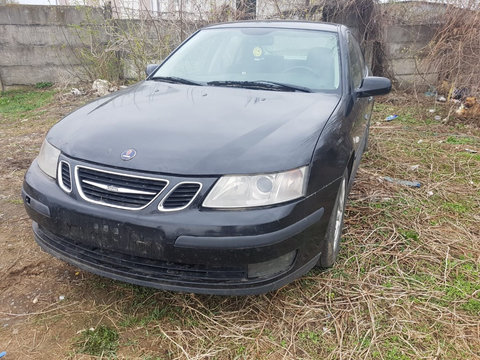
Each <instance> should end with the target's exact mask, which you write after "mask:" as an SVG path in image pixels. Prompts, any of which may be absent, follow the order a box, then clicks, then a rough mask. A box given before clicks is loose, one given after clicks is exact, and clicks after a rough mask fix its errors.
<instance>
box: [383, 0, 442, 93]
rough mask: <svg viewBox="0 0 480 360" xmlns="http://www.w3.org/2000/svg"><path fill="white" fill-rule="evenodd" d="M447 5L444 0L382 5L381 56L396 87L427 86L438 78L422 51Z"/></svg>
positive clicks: (433, 34)
mask: <svg viewBox="0 0 480 360" xmlns="http://www.w3.org/2000/svg"><path fill="white" fill-rule="evenodd" d="M446 9H447V8H446V5H445V4H439V3H427V2H418V1H406V2H400V3H386V4H383V5H381V12H382V22H383V43H384V47H385V55H386V58H385V59H384V60H385V62H386V63H387V67H388V68H389V70H390V71H389V72H390V73H391V74H393V76H394V78H395V80H396V83H397V84H396V85H397V86H398V87H399V88H404V89H408V88H412V87H413V86H417V87H418V86H420V87H422V88H427V87H428V86H429V85H433V84H435V83H436V82H437V74H436V73H435V71H434V70H432V69H429V68H428V66H427V64H426V62H425V55H426V54H427V53H428V45H429V43H430V41H431V40H432V39H433V37H434V36H435V33H436V31H437V30H438V28H439V27H440V26H441V24H442V16H443V15H444V14H445V11H446Z"/></svg>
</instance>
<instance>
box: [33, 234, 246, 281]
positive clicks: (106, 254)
mask: <svg viewBox="0 0 480 360" xmlns="http://www.w3.org/2000/svg"><path fill="white" fill-rule="evenodd" d="M34 232H35V234H36V239H37V241H38V242H40V243H41V245H44V246H46V247H48V248H50V249H52V250H55V251H56V252H59V253H60V254H62V255H63V256H64V257H65V258H68V259H74V260H75V261H76V262H80V263H82V264H85V265H87V266H88V267H89V271H93V272H95V270H97V269H98V270H102V271H103V272H104V274H103V275H105V273H107V276H110V277H111V276H112V275H119V276H121V277H122V278H124V279H135V280H138V281H145V282H148V283H149V284H148V285H150V286H155V283H157V282H158V283H168V282H169V281H178V280H180V281H182V282H185V283H188V282H190V283H191V284H192V285H195V284H198V282H199V281H201V282H205V283H210V284H215V283H229V282H233V283H238V282H239V281H244V280H246V279H247V269H246V267H245V266H207V265H200V264H182V263H175V262H170V261H162V260H154V259H148V258H144V257H138V256H132V255H127V254H123V253H120V252H117V251H115V250H111V249H108V250H107V249H101V248H98V247H90V246H87V245H85V244H80V243H75V242H74V241H72V240H68V239H63V238H60V237H58V236H55V235H53V234H52V233H50V232H48V233H47V232H46V231H45V230H44V229H43V228H42V229H40V228H39V227H38V226H36V224H34Z"/></svg>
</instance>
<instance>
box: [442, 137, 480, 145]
mask: <svg viewBox="0 0 480 360" xmlns="http://www.w3.org/2000/svg"><path fill="white" fill-rule="evenodd" d="M476 142H477V141H475V139H473V138H471V137H468V136H449V137H448V138H447V140H446V143H447V144H458V145H472V144H475V143H476Z"/></svg>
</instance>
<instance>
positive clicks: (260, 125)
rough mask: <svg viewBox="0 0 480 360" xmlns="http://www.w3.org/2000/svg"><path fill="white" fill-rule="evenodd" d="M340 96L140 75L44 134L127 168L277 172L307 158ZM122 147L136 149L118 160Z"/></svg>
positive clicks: (69, 149)
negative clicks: (189, 82) (169, 81)
mask: <svg viewBox="0 0 480 360" xmlns="http://www.w3.org/2000/svg"><path fill="white" fill-rule="evenodd" d="M339 99H340V97H339V96H338V95H333V94H321V93H301V92H279V91H266V90H250V89H240V88H225V87H210V86H189V85H177V84H167V83H162V82H155V81H144V82H141V83H139V84H137V85H134V86H132V87H130V88H127V89H125V90H121V91H119V92H116V93H113V94H110V95H108V96H106V97H103V98H99V99H97V100H96V101H93V102H91V103H89V104H87V105H85V106H83V107H82V108H80V109H78V110H76V111H75V112H73V113H71V114H70V115H68V116H67V117H65V118H64V119H63V120H62V121H60V122H59V123H58V124H56V125H55V126H54V127H53V128H52V129H51V131H50V132H49V134H48V135H47V140H48V141H49V142H50V143H51V144H52V145H54V146H56V147H58V148H59V149H60V150H61V151H62V152H63V153H64V154H66V155H68V156H71V157H74V158H77V159H82V160H86V161H90V162H95V163H99V164H103V165H107V166H113V167H119V168H125V169H131V170H140V171H149V172H160V173H170V174H178V175H218V174H235V173H236V174H239V173H245V174H246V173H266V172H275V171H281V170H287V169H292V168H295V167H298V166H302V165H306V164H308V163H309V162H310V159H311V157H312V153H313V150H314V148H315V144H316V143H317V140H318V137H319V135H320V133H321V131H322V129H323V127H324V125H325V123H326V121H327V120H328V118H329V117H330V115H331V113H332V112H333V110H334V109H335V107H336V106H337V104H338V102H339ZM127 149H135V150H136V153H137V154H136V156H135V157H134V158H133V159H131V160H128V161H124V160H122V159H121V158H120V154H121V153H122V152H124V151H125V150H127Z"/></svg>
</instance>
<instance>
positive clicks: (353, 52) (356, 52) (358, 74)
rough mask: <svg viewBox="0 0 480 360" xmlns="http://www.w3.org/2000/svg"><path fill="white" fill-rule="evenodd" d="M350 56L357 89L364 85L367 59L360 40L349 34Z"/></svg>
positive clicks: (354, 85) (353, 79)
mask: <svg viewBox="0 0 480 360" xmlns="http://www.w3.org/2000/svg"><path fill="white" fill-rule="evenodd" d="M347 39H348V57H349V61H350V74H351V77H352V82H353V88H354V89H357V88H359V87H360V86H361V85H362V80H363V78H364V77H365V76H366V74H365V69H366V68H365V61H364V59H363V53H362V50H361V49H360V45H359V44H358V41H357V40H356V39H355V38H354V37H353V36H352V35H351V34H350V33H349V34H348V38H347Z"/></svg>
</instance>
